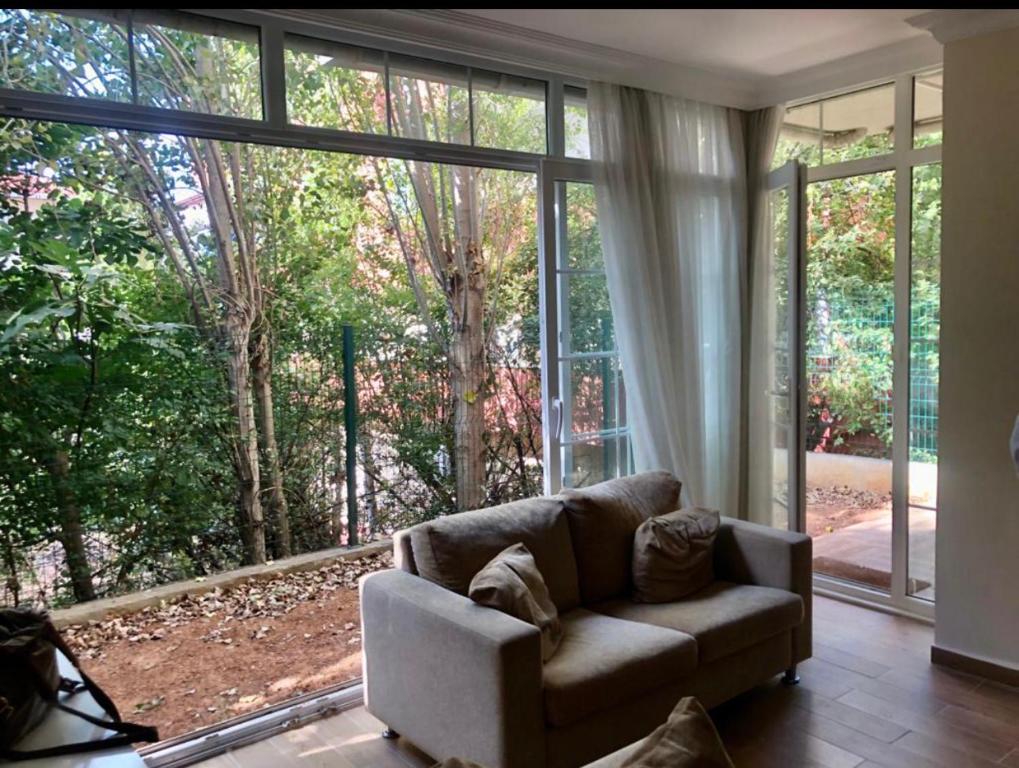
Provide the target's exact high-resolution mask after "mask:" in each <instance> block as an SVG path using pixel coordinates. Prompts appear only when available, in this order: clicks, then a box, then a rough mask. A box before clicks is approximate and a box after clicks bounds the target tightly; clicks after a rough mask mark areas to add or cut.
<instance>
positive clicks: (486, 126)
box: [471, 69, 546, 155]
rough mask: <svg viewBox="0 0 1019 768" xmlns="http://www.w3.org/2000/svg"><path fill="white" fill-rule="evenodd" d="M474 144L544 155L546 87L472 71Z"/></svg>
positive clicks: (536, 83)
mask: <svg viewBox="0 0 1019 768" xmlns="http://www.w3.org/2000/svg"><path fill="white" fill-rule="evenodd" d="M471 88H472V90H473V93H474V143H475V144H476V145H478V146H479V147H495V148H497V149H513V150H516V151H518V152H534V153H535V154H542V155H543V154H545V151H546V150H545V147H546V136H545V134H546V131H545V83H544V82H542V81H541V80H532V79H530V78H526V77H514V76H512V75H502V74H499V73H498V72H486V71H484V70H478V69H475V70H472V72H471Z"/></svg>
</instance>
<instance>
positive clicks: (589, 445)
mask: <svg viewBox="0 0 1019 768" xmlns="http://www.w3.org/2000/svg"><path fill="white" fill-rule="evenodd" d="M562 456H563V486H564V487H565V488H583V487H584V486H587V485H594V484H595V483H600V482H602V481H603V480H612V479H613V478H616V477H622V476H623V475H627V474H630V473H631V472H632V467H633V460H632V457H631V453H630V440H629V438H628V437H627V436H626V435H621V436H619V437H609V438H605V439H602V438H596V439H593V440H588V441H584V442H579V443H569V444H566V445H564V446H563V447H562Z"/></svg>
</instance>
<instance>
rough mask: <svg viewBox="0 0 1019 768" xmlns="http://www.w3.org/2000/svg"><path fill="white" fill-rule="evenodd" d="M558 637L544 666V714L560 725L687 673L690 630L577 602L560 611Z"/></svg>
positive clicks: (693, 648)
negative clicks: (620, 616)
mask: <svg viewBox="0 0 1019 768" xmlns="http://www.w3.org/2000/svg"><path fill="white" fill-rule="evenodd" d="M560 619H561V621H562V627H563V639H562V641H561V643H560V644H559V649H558V650H557V651H556V653H555V655H554V656H553V657H552V658H551V659H549V660H548V662H546V664H545V667H544V698H545V719H546V721H547V722H548V724H549V725H551V726H553V727H562V726H566V725H570V724H571V723H575V722H576V721H578V720H581V719H582V718H584V717H586V716H587V715H590V714H592V713H594V712H599V711H601V710H604V709H608V708H610V707H613V706H616V705H618V704H619V703H621V702H625V701H627V700H629V699H633V698H636V697H638V696H640V695H641V694H643V693H646V692H647V691H651V690H653V689H655V688H657V687H659V686H662V685H665V684H667V683H669V682H673V681H675V680H677V679H678V678H681V677H683V676H685V675H689V674H692V673H693V672H694V670H695V668H696V666H697V644H696V643H695V642H694V639H693V638H692V637H690V635H688V634H685V633H683V632H677V631H676V630H673V629H664V628H662V627H657V626H653V625H651V624H638V623H635V622H632V621H624V620H622V619H616V618H612V617H611V616H604V615H602V614H599V613H594V612H592V611H588V610H586V609H584V608H577V609H575V610H573V611H570V612H569V613H566V614H563V615H562V616H561V617H560Z"/></svg>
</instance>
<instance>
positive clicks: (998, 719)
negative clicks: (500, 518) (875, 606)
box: [201, 597, 1019, 768]
mask: <svg viewBox="0 0 1019 768" xmlns="http://www.w3.org/2000/svg"><path fill="white" fill-rule="evenodd" d="M932 640H933V631H932V628H931V627H930V626H929V625H927V624H922V623H920V622H916V621H912V620H910V619H905V618H900V617H896V616H890V615H887V614H883V613H878V612H875V611H870V610H867V609H864V608H859V607H856V606H853V605H849V604H847V603H841V602H836V601H834V600H829V599H826V598H821V597H818V598H816V599H815V622H814V658H813V659H811V660H810V661H808V662H806V663H805V664H802V665H801V666H800V676H801V678H802V683H801V684H800V685H799V686H798V687H795V688H785V687H783V686H781V685H780V684H778V681H777V679H776V680H773V681H771V682H769V683H768V684H766V685H763V686H761V687H760V688H758V689H756V690H754V691H751V692H750V693H748V694H745V695H743V696H741V697H739V698H737V699H735V700H733V701H731V702H729V703H728V704H725V705H723V706H722V707H719V708H718V709H716V710H714V711H713V712H712V716H713V717H714V719H715V722H716V724H717V725H718V728H719V730H720V731H721V733H722V737H723V739H724V740H725V743H726V745H727V746H728V748H729V750H730V752H731V754H732V757H733V760H734V761H735V763H736V765H737V766H740V767H741V768H743V767H744V766H746V767H748V768H791V767H794V766H795V767H802V768H878V767H879V766H884V767H885V768H992V767H994V766H997V768H1003V767H1004V768H1019V689H1017V688H1008V687H1006V686H1002V685H998V684H995V683H991V682H989V681H985V680H983V679H981V678H978V677H971V676H968V675H963V674H959V673H955V672H951V671H948V670H944V669H941V668H938V667H933V666H931V664H930V663H929V661H928V659H929V656H930V645H931V642H932ZM381 728H382V724H381V723H379V722H378V721H377V720H376V719H375V718H373V717H372V716H371V715H369V714H368V713H367V712H366V711H365V710H364V708H363V707H360V708H357V709H354V710H350V711H346V712H343V713H341V714H339V715H335V716H333V717H330V718H327V719H325V720H321V721H318V722H316V723H312V724H310V725H307V726H304V727H303V728H299V729H296V730H293V731H290V732H288V733H284V734H280V735H278V736H274V737H273V738H271V739H267V740H266V741H264V742H261V743H259V744H254V745H251V746H248V747H244V748H242V749H239V750H237V751H236V752H233V753H228V754H226V755H223V756H221V757H218V758H215V759H213V760H209V761H206V762H205V763H202V764H201V765H202V766H203V768H290V767H294V768H297V767H304V768H311V767H314V768H327V767H328V768H355V767H359V766H372V767H373V768H424V766H429V765H431V762H430V761H429V759H428V758H427V756H425V755H423V754H421V753H420V752H419V751H417V750H416V749H414V747H413V746H412V745H410V744H407V743H406V742H405V740H404V739H400V740H398V741H396V742H388V741H384V740H383V739H381V738H380V737H379V732H380V730H381Z"/></svg>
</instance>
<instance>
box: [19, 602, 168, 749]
mask: <svg viewBox="0 0 1019 768" xmlns="http://www.w3.org/2000/svg"><path fill="white" fill-rule="evenodd" d="M58 650H59V651H60V652H61V653H63V654H64V655H65V656H66V657H67V658H68V659H69V660H70V661H71V663H72V664H74V667H75V669H76V670H77V671H78V674H79V675H80V676H81V682H78V681H77V680H70V679H68V678H66V677H61V675H60V669H59V667H58V665H57V651H58ZM81 691H88V692H89V693H90V694H92V697H93V698H94V699H95V700H96V702H97V703H98V704H99V706H100V707H102V709H103V711H104V712H105V713H106V715H107V716H108V717H109V719H108V720H104V719H102V718H100V717H93V716H92V715H89V714H87V713H85V712H80V711H78V710H77V709H74V708H73V707H70V706H68V705H67V704H66V703H65V702H66V701H67V700H68V699H69V698H72V697H73V696H74V695H75V694H77V693H80V692H81ZM61 693H63V694H66V695H65V696H64V697H63V699H61V696H60V694H61ZM54 707H55V708H57V709H60V710H63V711H64V712H68V713H70V714H72V715H74V716H75V717H80V718H81V719H82V720H86V721H88V722H90V723H92V724H93V725H97V726H99V727H100V728H104V729H106V730H108V731H112V732H113V733H115V734H117V735H115V736H110V737H107V738H105V739H98V740H95V741H86V742H81V743H78V744H56V745H54V746H52V747H46V748H43V749H33V750H16V749H14V748H13V747H14V745H15V744H17V743H18V741H19V740H20V739H21V738H22V737H23V736H25V734H27V733H28V732H29V731H31V730H32V729H33V728H35V727H36V726H37V725H39V723H41V722H42V721H43V720H44V719H45V717H46V715H47V714H48V713H49V711H50V710H51V709H52V708H54ZM138 741H147V742H151V741H159V735H158V733H157V732H156V729H155V728H150V727H148V726H144V725H135V724H134V723H125V722H124V721H123V720H121V718H120V713H119V712H117V708H116V706H114V704H113V702H112V701H110V697H109V696H107V695H106V694H105V693H104V692H103V690H102V689H101V688H100V687H99V686H98V685H96V684H95V683H94V682H92V680H91V679H89V677H88V675H86V674H85V673H84V672H82V670H81V667H79V666H78V660H77V659H76V658H75V656H74V653H73V652H72V651H71V649H70V648H68V647H67V644H66V643H65V642H64V640H63V638H61V637H60V633H59V632H57V630H56V627H54V626H53V624H52V622H50V620H49V619H48V618H47V617H46V615H45V614H42V613H38V612H36V611H31V610H26V609H22V608H4V609H0V758H5V759H7V760H32V759H36V758H40V757H56V756H59V755H72V754H76V753H80V752H96V751H99V750H103V749H111V748H113V747H122V746H127V745H130V744H133V743H135V742H138Z"/></svg>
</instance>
